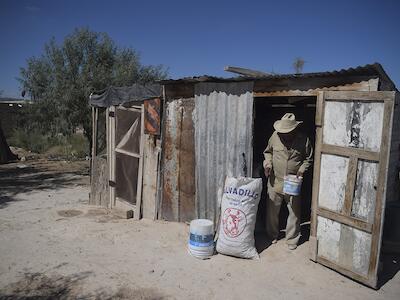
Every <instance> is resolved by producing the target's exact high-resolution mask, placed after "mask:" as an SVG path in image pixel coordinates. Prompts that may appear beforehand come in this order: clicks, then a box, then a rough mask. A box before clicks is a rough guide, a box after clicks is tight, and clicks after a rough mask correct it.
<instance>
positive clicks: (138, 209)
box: [134, 105, 144, 220]
mask: <svg viewBox="0 0 400 300" xmlns="http://www.w3.org/2000/svg"><path fill="white" fill-rule="evenodd" d="M143 149H144V105H142V108H141V117H140V158H139V171H138V181H137V194H136V211H135V214H134V219H135V220H140V219H141V218H142V210H141V208H142V187H143Z"/></svg>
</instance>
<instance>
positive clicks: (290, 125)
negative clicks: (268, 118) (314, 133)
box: [274, 113, 303, 133]
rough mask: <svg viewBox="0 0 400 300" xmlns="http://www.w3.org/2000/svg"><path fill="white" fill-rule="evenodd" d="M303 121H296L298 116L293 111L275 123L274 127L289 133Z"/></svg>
mask: <svg viewBox="0 0 400 300" xmlns="http://www.w3.org/2000/svg"><path fill="white" fill-rule="evenodd" d="M301 123H303V121H296V116H295V115H294V114H292V113H286V114H285V115H284V116H283V117H282V119H280V120H278V121H276V122H275V123H274V128H275V130H276V131H278V132H279V133H288V132H291V131H293V130H294V129H295V128H296V127H297V126H299V124H301Z"/></svg>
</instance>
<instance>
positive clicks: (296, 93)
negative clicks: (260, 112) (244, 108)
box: [254, 90, 318, 98]
mask: <svg viewBox="0 0 400 300" xmlns="http://www.w3.org/2000/svg"><path fill="white" fill-rule="evenodd" d="M317 93H318V92H317V91H314V90H311V91H275V92H255V93H254V97H255V98H257V97H299V96H303V97H315V96H317Z"/></svg>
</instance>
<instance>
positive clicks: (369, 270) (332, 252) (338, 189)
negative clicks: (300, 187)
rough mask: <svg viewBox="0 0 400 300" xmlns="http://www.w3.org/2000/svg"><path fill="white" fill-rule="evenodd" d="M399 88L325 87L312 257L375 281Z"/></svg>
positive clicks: (321, 101) (319, 120)
mask: <svg viewBox="0 0 400 300" xmlns="http://www.w3.org/2000/svg"><path fill="white" fill-rule="evenodd" d="M394 96H395V94H394V92H348V91H347V92H339V91H329V92H328V91H327V92H319V94H318V99H317V112H316V126H317V129H316V146H315V164H314V179H313V181H314V182H313V195H312V198H313V199H312V219H311V236H310V245H311V259H312V260H314V261H316V262H318V263H321V264H323V265H325V266H327V267H329V268H332V269H334V270H337V271H338V272H340V273H342V274H344V275H346V276H349V277H351V278H353V279H355V280H357V281H360V282H362V283H364V284H366V285H369V286H371V287H374V288H375V287H376V286H377V269H378V263H379V252H380V245H381V237H382V227H383V226H382V225H383V217H384V214H383V212H384V207H385V200H386V199H385V194H386V180H387V168H388V156H389V151H388V149H390V130H391V125H392V117H393V107H394Z"/></svg>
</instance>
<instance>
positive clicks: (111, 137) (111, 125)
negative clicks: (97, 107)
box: [107, 106, 115, 208]
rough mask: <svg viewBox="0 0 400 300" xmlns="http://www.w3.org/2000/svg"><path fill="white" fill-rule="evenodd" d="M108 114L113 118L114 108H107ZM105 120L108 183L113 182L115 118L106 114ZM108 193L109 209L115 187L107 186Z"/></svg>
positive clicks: (113, 203) (112, 204) (112, 203)
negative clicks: (107, 150)
mask: <svg viewBox="0 0 400 300" xmlns="http://www.w3.org/2000/svg"><path fill="white" fill-rule="evenodd" d="M108 110H109V112H111V113H114V116H115V106H111V107H109V109H108ZM107 120H108V123H109V126H108V129H109V130H108V132H109V143H108V144H109V153H110V154H109V172H110V178H109V180H110V181H114V182H115V151H114V150H115V117H111V116H109V114H108V113H107ZM109 191H110V208H112V207H114V206H115V187H114V186H109Z"/></svg>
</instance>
